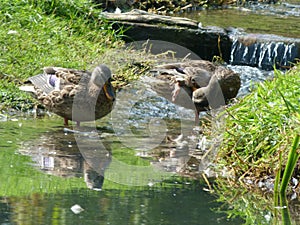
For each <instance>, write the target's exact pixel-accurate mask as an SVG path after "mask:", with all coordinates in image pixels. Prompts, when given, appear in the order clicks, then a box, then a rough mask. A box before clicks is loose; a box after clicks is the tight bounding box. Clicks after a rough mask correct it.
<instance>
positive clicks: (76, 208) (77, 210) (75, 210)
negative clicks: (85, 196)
mask: <svg viewBox="0 0 300 225" xmlns="http://www.w3.org/2000/svg"><path fill="white" fill-rule="evenodd" d="M71 211H72V212H73V213H75V214H79V213H81V212H82V211H84V209H83V208H81V206H80V205H78V204H75V205H73V206H72V207H71Z"/></svg>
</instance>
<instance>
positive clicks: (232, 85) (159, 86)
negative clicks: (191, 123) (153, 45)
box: [150, 60, 241, 123]
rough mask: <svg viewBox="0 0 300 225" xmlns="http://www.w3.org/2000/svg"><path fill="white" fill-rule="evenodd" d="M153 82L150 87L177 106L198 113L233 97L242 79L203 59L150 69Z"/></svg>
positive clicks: (197, 118)
mask: <svg viewBox="0 0 300 225" xmlns="http://www.w3.org/2000/svg"><path fill="white" fill-rule="evenodd" d="M150 72H151V73H154V76H153V77H154V78H156V81H154V82H153V84H152V88H153V89H154V90H155V91H156V92H157V93H158V94H159V95H161V96H163V97H165V98H167V99H168V100H170V101H172V102H174V103H175V104H178V105H180V106H183V107H186V108H189V109H195V121H196V123H198V121H199V112H201V111H207V110H209V108H218V107H220V106H221V105H225V104H226V103H228V101H229V100H230V99H232V98H234V97H236V95H237V93H238V91H239V89H240V86H241V80H240V76H239V74H237V73H235V72H233V71H232V70H230V69H228V68H225V67H223V66H220V65H216V64H214V63H212V62H209V61H206V60H190V61H187V62H182V63H170V64H164V65H159V66H156V67H155V68H153V69H152V70H151V71H150Z"/></svg>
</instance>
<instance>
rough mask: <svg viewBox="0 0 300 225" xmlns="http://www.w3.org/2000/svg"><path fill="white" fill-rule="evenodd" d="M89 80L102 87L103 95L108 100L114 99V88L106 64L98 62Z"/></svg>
mask: <svg viewBox="0 0 300 225" xmlns="http://www.w3.org/2000/svg"><path fill="white" fill-rule="evenodd" d="M91 82H92V83H93V84H95V85H96V86H98V87H99V88H101V89H103V92H104V94H105V96H106V97H107V98H108V99H109V100H111V101H114V100H115V94H114V90H113V87H112V85H111V71H110V69H109V68H108V67H107V66H106V65H104V64H100V65H99V66H97V67H96V68H95V69H94V70H93V72H92V76H91Z"/></svg>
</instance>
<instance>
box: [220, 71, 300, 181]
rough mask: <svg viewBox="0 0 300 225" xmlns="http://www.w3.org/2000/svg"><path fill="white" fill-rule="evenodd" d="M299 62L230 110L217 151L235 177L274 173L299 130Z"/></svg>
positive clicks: (277, 74) (260, 175)
mask: <svg viewBox="0 0 300 225" xmlns="http://www.w3.org/2000/svg"><path fill="white" fill-rule="evenodd" d="M299 69H300V65H298V67H297V68H296V67H295V68H294V69H292V70H290V71H289V72H287V73H286V74H283V73H282V72H280V71H277V70H275V77H274V79H273V80H271V81H266V82H264V83H261V84H259V85H258V87H257V89H256V90H255V91H253V92H252V93H251V94H250V95H248V96H246V97H245V98H243V99H241V100H240V102H239V103H238V104H236V105H234V106H232V107H230V108H229V109H228V111H227V113H228V115H229V116H227V120H226V124H227V125H226V127H227V130H226V132H225V136H224V143H223V144H222V146H221V149H220V151H219V154H218V159H217V161H218V163H219V165H220V166H225V167H227V168H228V169H229V170H230V171H231V172H232V175H233V176H234V177H235V178H244V177H251V178H254V179H255V180H259V179H262V178H266V177H270V176H271V177H275V171H277V170H278V167H279V164H280V163H279V161H280V154H281V153H282V160H283V165H285V163H286V161H287V156H288V152H289V149H290V147H289V146H291V145H292V142H293V139H294V137H295V135H297V134H299V132H300V108H299V105H300V104H299V102H300V98H299V96H300V88H299V84H300V73H299Z"/></svg>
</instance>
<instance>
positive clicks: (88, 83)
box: [21, 64, 115, 125]
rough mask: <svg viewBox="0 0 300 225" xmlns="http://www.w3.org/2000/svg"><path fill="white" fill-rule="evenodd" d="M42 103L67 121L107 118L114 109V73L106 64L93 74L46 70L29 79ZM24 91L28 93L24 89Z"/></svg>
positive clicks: (67, 70)
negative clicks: (111, 81) (112, 83)
mask: <svg viewBox="0 0 300 225" xmlns="http://www.w3.org/2000/svg"><path fill="white" fill-rule="evenodd" d="M28 80H29V81H30V82H31V84H32V85H33V87H34V90H33V91H32V92H33V93H34V96H35V97H36V98H37V99H38V100H39V102H40V103H41V104H42V105H44V106H45V107H46V108H47V109H48V110H49V111H51V112H53V113H55V114H57V115H59V116H61V117H63V118H64V119H65V125H67V124H68V120H73V121H76V122H77V123H78V124H79V122H81V121H92V120H97V119H99V118H102V117H104V116H105V115H107V114H108V113H109V112H110V111H111V110H112V107H113V102H114V99H115V94H114V90H113V87H112V85H111V83H110V80H111V71H110V69H109V68H108V67H107V66H106V65H103V64H101V65H99V66H97V67H96V68H95V69H94V70H93V72H89V71H84V70H75V69H67V68H61V67H45V68H44V73H43V74H39V75H36V76H33V77H30V78H29V79H28ZM21 90H25V91H27V90H26V88H25V87H24V86H23V87H21Z"/></svg>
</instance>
